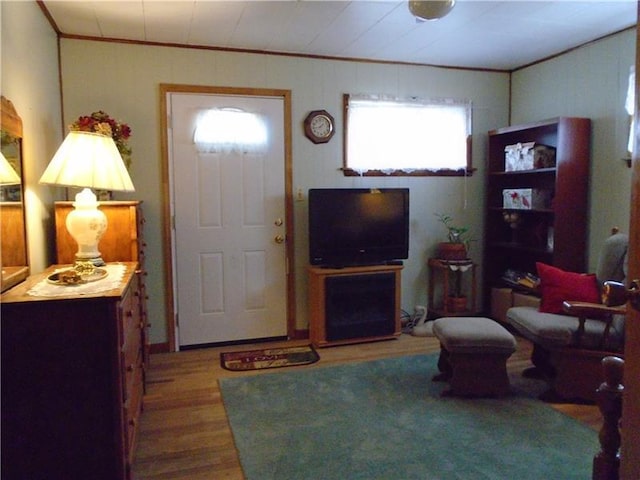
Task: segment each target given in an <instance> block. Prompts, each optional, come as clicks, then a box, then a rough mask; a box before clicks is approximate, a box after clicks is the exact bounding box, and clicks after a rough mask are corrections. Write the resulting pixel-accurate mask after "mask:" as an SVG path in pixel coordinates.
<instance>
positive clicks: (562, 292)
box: [536, 262, 600, 313]
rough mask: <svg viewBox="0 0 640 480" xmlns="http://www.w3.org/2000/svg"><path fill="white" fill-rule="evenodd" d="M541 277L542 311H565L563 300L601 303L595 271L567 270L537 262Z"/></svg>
mask: <svg viewBox="0 0 640 480" xmlns="http://www.w3.org/2000/svg"><path fill="white" fill-rule="evenodd" d="M536 269H537V270H538V276H539V277H540V290H541V291H542V301H541V302H540V311H541V312H545V313H564V311H563V310H562V302H564V301H565V300H571V301H574V302H590V303H600V291H599V289H598V280H597V279H596V276H595V275H594V274H593V273H589V274H585V273H574V272H566V271H564V270H561V269H560V268H557V267H553V266H551V265H547V264H545V263H540V262H537V263H536Z"/></svg>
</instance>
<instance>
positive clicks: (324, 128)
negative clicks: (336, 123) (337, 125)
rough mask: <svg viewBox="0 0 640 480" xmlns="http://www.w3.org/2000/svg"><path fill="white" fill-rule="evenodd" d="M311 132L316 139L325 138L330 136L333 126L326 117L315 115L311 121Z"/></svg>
mask: <svg viewBox="0 0 640 480" xmlns="http://www.w3.org/2000/svg"><path fill="white" fill-rule="evenodd" d="M310 127H311V131H312V132H313V134H314V135H315V136H316V137H320V138H325V137H328V136H329V135H331V132H332V131H333V125H332V124H331V120H329V117H327V116H326V115H317V116H315V117H313V119H312V120H311V125H310Z"/></svg>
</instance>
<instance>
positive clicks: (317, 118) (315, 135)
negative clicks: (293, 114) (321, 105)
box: [304, 110, 335, 143]
mask: <svg viewBox="0 0 640 480" xmlns="http://www.w3.org/2000/svg"><path fill="white" fill-rule="evenodd" d="M304 133H305V135H306V136H307V138H309V140H311V141H312V142H313V143H327V142H328V141H329V140H331V137H332V136H333V134H334V133H335V130H334V126H333V117H332V116H331V115H330V114H329V113H328V112H327V111H326V110H314V111H313V112H310V113H309V115H307V118H306V119H305V121H304Z"/></svg>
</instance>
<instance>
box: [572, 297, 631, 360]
mask: <svg viewBox="0 0 640 480" xmlns="http://www.w3.org/2000/svg"><path fill="white" fill-rule="evenodd" d="M562 308H563V310H564V311H565V312H566V313H568V314H570V315H574V316H576V317H578V322H579V325H578V330H577V331H576V346H578V347H580V346H581V345H582V337H583V336H584V322H585V321H586V319H587V318H589V319H593V320H599V321H601V322H604V323H605V324H606V325H605V328H604V332H603V335H602V341H601V342H600V348H605V347H606V345H607V344H608V342H609V332H610V331H611V322H612V320H613V316H614V315H624V314H625V313H626V312H627V309H626V308H625V307H624V306H618V307H608V306H606V305H603V304H601V303H588V302H572V301H567V300H565V301H564V302H562Z"/></svg>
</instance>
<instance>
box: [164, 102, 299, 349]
mask: <svg viewBox="0 0 640 480" xmlns="http://www.w3.org/2000/svg"><path fill="white" fill-rule="evenodd" d="M169 97H170V98H169V99H168V102H167V104H168V114H169V115H170V118H171V122H170V123H169V125H172V129H171V133H170V138H169V149H168V151H169V167H170V170H171V172H170V183H171V186H170V190H171V193H172V197H173V205H174V219H175V220H174V226H175V239H174V256H175V259H174V268H175V270H174V272H175V281H176V288H175V292H176V308H177V314H178V322H179V325H178V338H179V344H180V346H181V347H184V346H192V345H198V344H209V343H216V342H228V341H237V340H248V339H258V338H270V337H281V336H286V335H287V313H286V312H287V281H286V252H285V244H284V239H285V236H286V235H285V232H286V228H285V168H284V166H285V161H284V157H285V153H284V152H285V135H284V101H283V99H282V98H278V97H255V96H247V95H227V94H224V95H222V94H220V95H219V94H204V93H175V92H174V93H170V94H169ZM211 109H223V110H229V109H232V110H239V111H243V112H248V113H255V114H257V116H258V118H259V119H261V120H262V121H264V122H266V126H267V131H268V142H267V146H266V147H265V148H263V149H261V150H259V151H258V152H255V151H254V152H247V151H246V148H245V147H243V146H242V145H239V146H233V145H231V146H229V145H226V146H221V149H220V150H221V151H217V152H216V153H207V152H202V151H199V149H198V148H197V147H196V145H195V143H194V132H195V129H196V126H197V120H198V118H199V115H201V114H202V112H205V111H209V110H211Z"/></svg>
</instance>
